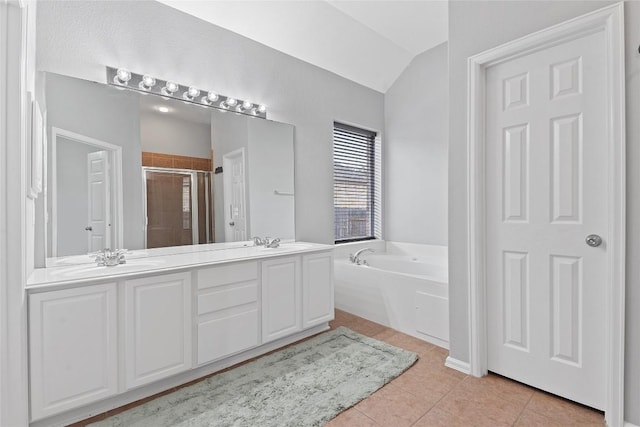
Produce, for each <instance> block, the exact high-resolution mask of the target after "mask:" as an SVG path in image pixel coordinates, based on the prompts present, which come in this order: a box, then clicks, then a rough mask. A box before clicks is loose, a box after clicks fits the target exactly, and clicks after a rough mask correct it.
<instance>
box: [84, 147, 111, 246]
mask: <svg viewBox="0 0 640 427" xmlns="http://www.w3.org/2000/svg"><path fill="white" fill-rule="evenodd" d="M87 173H88V180H89V197H88V200H89V206H88V216H87V218H88V219H89V221H88V222H89V223H88V225H87V226H86V227H85V230H86V231H87V236H88V250H89V252H94V251H99V250H101V249H104V248H111V206H110V205H111V204H110V199H111V194H110V185H109V181H110V178H109V177H110V174H109V153H108V152H107V151H104V150H103V151H95V152H93V153H89V154H88V155H87ZM112 249H115V248H112Z"/></svg>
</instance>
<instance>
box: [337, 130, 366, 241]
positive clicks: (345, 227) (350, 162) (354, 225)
mask: <svg viewBox="0 0 640 427" xmlns="http://www.w3.org/2000/svg"><path fill="white" fill-rule="evenodd" d="M375 139H376V133H375V132H371V131H367V130H363V129H358V128H355V127H353V126H348V125H344V124H341V123H334V125H333V180H334V181H333V182H334V183H333V206H334V232H335V241H336V243H339V242H351V241H357V240H367V239H374V238H375V231H376V230H375V225H374V224H375V212H376V207H375V200H376V199H377V197H376V194H375V190H376V185H375V180H376V171H375V165H376V161H375V152H376V150H375Z"/></svg>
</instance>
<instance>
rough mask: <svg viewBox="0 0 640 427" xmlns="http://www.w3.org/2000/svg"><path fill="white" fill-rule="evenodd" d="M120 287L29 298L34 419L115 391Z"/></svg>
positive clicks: (110, 285) (103, 286)
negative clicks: (118, 291) (118, 292)
mask: <svg viewBox="0 0 640 427" xmlns="http://www.w3.org/2000/svg"><path fill="white" fill-rule="evenodd" d="M116 286H117V285H116V283H106V284H102V285H94V286H87V287H81V288H73V289H63V290H55V291H50V292H42V293H34V294H30V295H29V354H30V389H31V419H32V420H38V419H41V418H44V417H47V416H49V415H52V414H57V413H59V412H62V411H65V410H67V409H71V408H75V407H78V406H82V405H85V404H87V403H91V402H95V401H98V400H101V399H104V398H106V397H109V396H112V395H115V394H116V393H117V391H118V345H117V329H118V317H117V313H118V312H117V305H116V302H117V287H116Z"/></svg>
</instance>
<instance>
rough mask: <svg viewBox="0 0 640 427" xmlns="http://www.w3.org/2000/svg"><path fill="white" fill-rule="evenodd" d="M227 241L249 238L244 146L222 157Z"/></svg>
mask: <svg viewBox="0 0 640 427" xmlns="http://www.w3.org/2000/svg"><path fill="white" fill-rule="evenodd" d="M222 170H223V181H224V190H223V191H224V207H225V211H224V220H225V227H224V229H225V233H224V234H225V241H226V242H238V241H242V240H247V200H246V188H245V181H246V178H245V160H244V148H241V149H239V150H235V151H233V152H231V153H228V154H225V155H224V156H223V157H222Z"/></svg>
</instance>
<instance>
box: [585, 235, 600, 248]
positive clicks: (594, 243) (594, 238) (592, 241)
mask: <svg viewBox="0 0 640 427" xmlns="http://www.w3.org/2000/svg"><path fill="white" fill-rule="evenodd" d="M584 241H585V242H587V245H589V246H591V247H592V248H597V247H598V246H600V245H601V244H602V237H600V236H598V235H597V234H589V235H588V236H587V237H586V238H585V239H584Z"/></svg>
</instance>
